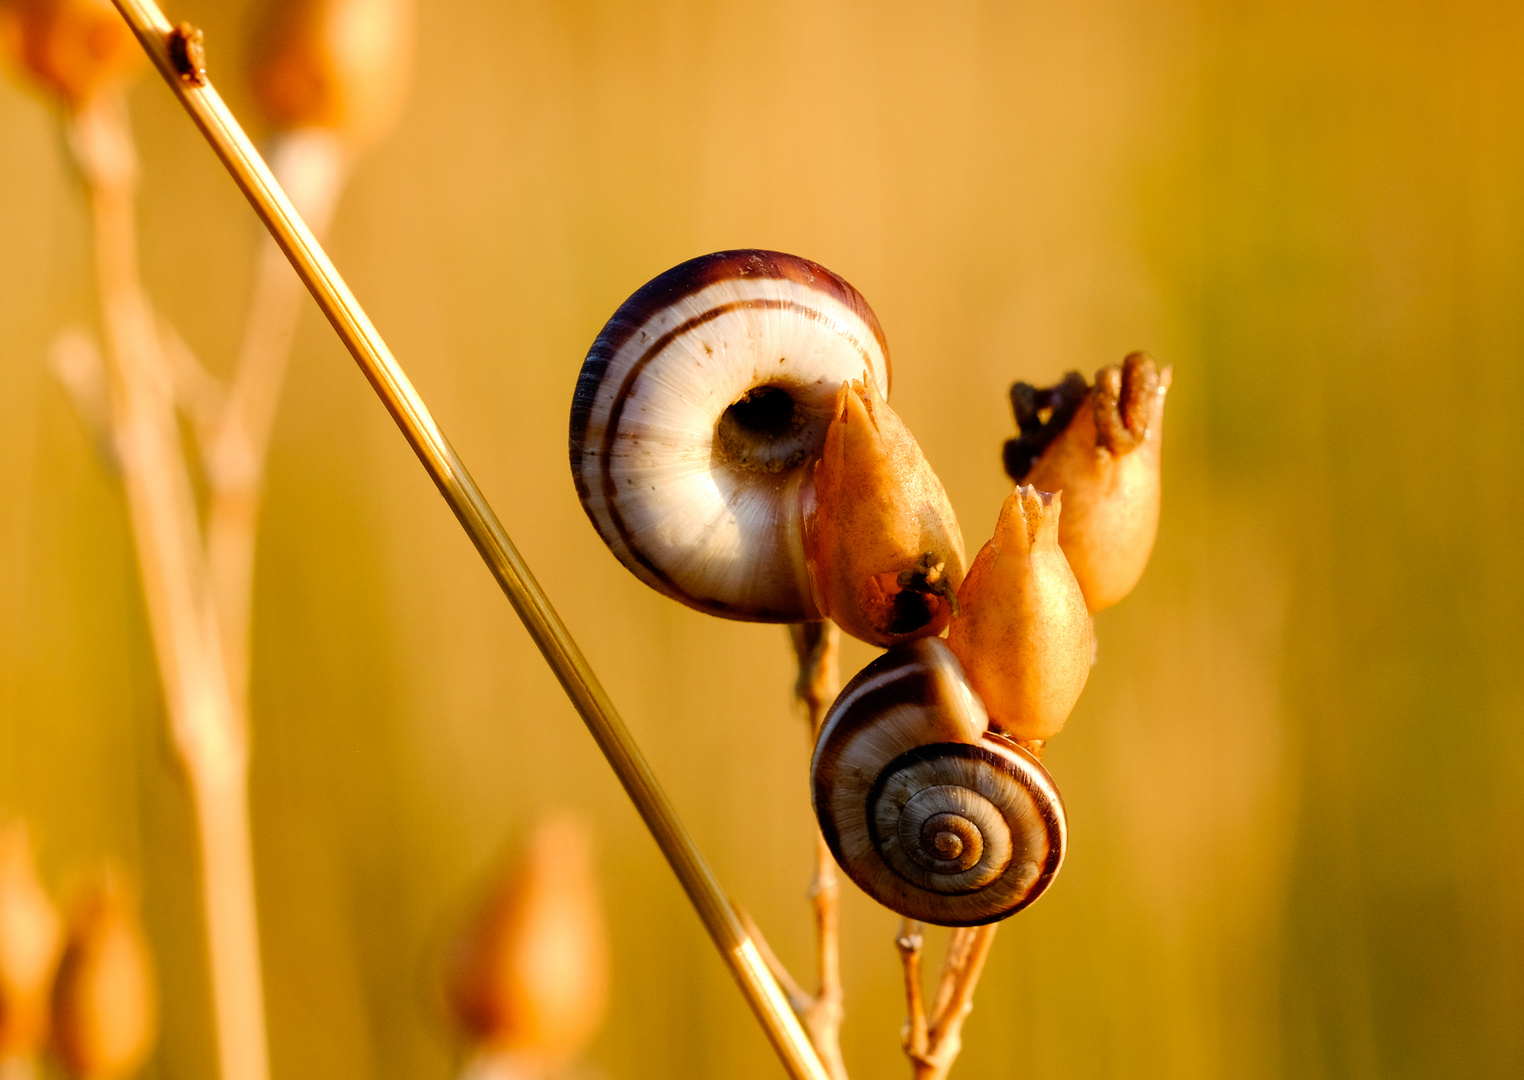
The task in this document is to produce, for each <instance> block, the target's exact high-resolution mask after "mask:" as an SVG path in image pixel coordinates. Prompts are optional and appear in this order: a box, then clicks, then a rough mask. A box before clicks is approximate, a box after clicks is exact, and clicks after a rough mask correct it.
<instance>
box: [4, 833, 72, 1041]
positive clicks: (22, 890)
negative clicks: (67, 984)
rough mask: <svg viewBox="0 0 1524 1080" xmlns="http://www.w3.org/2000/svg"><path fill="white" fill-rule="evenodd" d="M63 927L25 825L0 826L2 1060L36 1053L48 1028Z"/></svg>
mask: <svg viewBox="0 0 1524 1080" xmlns="http://www.w3.org/2000/svg"><path fill="white" fill-rule="evenodd" d="M62 941H63V928H62V923H61V921H60V919H59V918H58V913H57V912H56V911H55V910H54V909H53V903H52V901H50V900H49V899H48V894H47V892H46V890H44V889H43V887H42V882H41V881H39V880H38V879H37V867H36V865H35V864H34V863H33V861H32V845H31V841H30V840H29V838H28V837H27V832H26V828H25V826H23V825H21V824H20V823H16V822H8V823H5V824H3V825H0V1061H3V1060H5V1059H7V1058H20V1059H26V1058H30V1057H33V1056H35V1055H36V1053H37V1051H38V1050H39V1049H40V1048H41V1046H42V1043H43V1040H44V1039H45V1038H46V1037H47V1030H48V993H49V991H50V990H51V989H52V985H53V970H54V968H55V967H56V966H57V964H58V950H59V947H60V945H61V944H62Z"/></svg>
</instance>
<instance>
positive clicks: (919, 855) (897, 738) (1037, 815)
mask: <svg viewBox="0 0 1524 1080" xmlns="http://www.w3.org/2000/svg"><path fill="white" fill-rule="evenodd" d="M810 777H811V794H812V798H813V802H814V805H815V813H816V816H817V817H818V818H819V821H820V828H821V832H822V834H823V835H824V836H825V839H826V843H827V844H828V845H829V847H830V849H831V853H832V855H833V856H835V858H836V861H837V863H838V864H839V865H840V866H841V867H842V869H843V870H844V871H846V873H847V875H848V876H849V877H851V879H852V880H853V881H854V882H856V883H857V885H858V886H859V887H860V888H861V889H863V891H865V892H867V893H868V894H869V895H870V896H872V897H873V898H874V899H875V900H877V901H878V902H879V903H881V904H883V905H884V906H885V907H888V908H890V909H892V910H894V911H896V912H899V913H900V914H901V915H904V916H906V917H908V918H912V919H919V920H921V921H922V922H929V923H936V924H939V925H942V926H977V925H980V924H983V923H990V922H996V921H998V920H1000V919H1004V918H1006V917H1007V916H1009V915H1013V914H1015V913H1016V912H1017V911H1020V910H1021V909H1022V908H1024V907H1026V906H1027V905H1028V904H1030V903H1032V901H1034V900H1036V899H1037V898H1038V897H1039V896H1040V895H1042V893H1043V892H1044V891H1045V890H1046V889H1047V888H1048V886H1049V884H1051V883H1052V881H1053V878H1054V875H1056V874H1057V873H1058V869H1059V866H1060V864H1061V863H1062V862H1063V858H1064V846H1065V842H1066V839H1067V826H1066V824H1065V819H1064V807H1063V800H1062V799H1061V797H1060V796H1059V793H1058V788H1057V787H1056V786H1055V785H1054V783H1053V778H1052V777H1051V776H1049V775H1048V773H1047V770H1045V769H1044V768H1043V767H1042V765H1041V764H1039V763H1038V761H1037V759H1036V758H1035V757H1034V756H1033V755H1032V754H1031V753H1029V752H1028V751H1027V750H1026V749H1024V748H1023V747H1021V746H1019V745H1018V744H1017V743H1016V742H1015V741H1014V740H1013V739H1011V738H1009V737H1008V736H1006V735H1003V734H1001V733H999V732H997V731H992V730H990V721H989V717H988V716H987V714H986V713H985V709H984V706H983V704H982V703H981V702H980V700H979V697H978V695H977V694H975V693H974V691H973V689H972V687H971V686H970V685H969V682H968V678H967V676H966V675H965V674H964V672H963V668H962V666H961V665H960V664H959V663H958V659H957V657H955V656H954V655H953V653H952V651H951V650H950V649H949V648H948V647H947V645H946V643H945V642H943V641H942V640H941V639H940V638H934V637H927V638H920V639H918V640H915V641H912V642H909V643H906V644H903V645H898V646H896V647H894V648H892V649H890V650H889V651H888V652H886V653H885V654H884V655H883V656H881V657H879V658H878V659H877V660H875V661H873V662H872V663H871V664H869V665H868V666H867V667H865V668H864V669H863V670H862V671H861V672H859V673H858V674H857V676H856V677H855V678H854V679H853V680H852V681H851V682H850V683H848V684H847V686H846V688H845V689H843V690H842V692H841V694H840V696H838V697H837V699H836V703H835V704H834V705H833V706H832V707H831V710H830V712H829V713H827V715H826V719H825V723H824V724H823V725H822V727H821V732H820V737H819V739H818V740H817V742H816V745H815V754H814V758H813V760H812V761H811V764H810Z"/></svg>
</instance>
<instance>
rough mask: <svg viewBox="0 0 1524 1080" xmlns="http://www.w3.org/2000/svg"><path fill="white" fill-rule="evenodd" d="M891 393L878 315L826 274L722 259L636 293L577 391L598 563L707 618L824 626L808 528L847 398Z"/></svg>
mask: <svg viewBox="0 0 1524 1080" xmlns="http://www.w3.org/2000/svg"><path fill="white" fill-rule="evenodd" d="M852 380H859V381H864V382H868V381H871V382H872V384H873V385H874V386H876V387H877V390H878V393H879V394H880V395H882V396H887V395H888V392H889V353H888V349H887V347H886V345H885V343H884V334H883V331H882V330H881V329H880V327H879V324H878V319H877V318H875V317H874V314H873V311H872V309H870V308H869V307H868V304H867V301H865V300H864V299H863V298H862V297H861V296H860V295H859V294H858V292H857V290H856V289H854V288H852V286H851V285H849V284H847V283H846V282H845V281H843V280H842V279H841V278H839V277H837V276H836V275H835V274H833V273H832V272H831V271H829V270H827V269H826V268H825V267H823V266H820V265H819V264H817V263H813V262H810V261H809V260H808V259H802V258H799V257H797V256H794V255H785V254H781V253H779V252H773V251H722V252H718V253H716V254H713V255H705V256H702V257H700V258H697V259H692V260H689V261H688V262H685V263H683V264H681V265H680V266H676V267H673V268H672V269H671V270H668V271H667V272H666V273H664V274H662V275H660V276H659V277H657V278H655V279H654V280H652V281H651V282H649V283H647V284H646V285H644V286H643V287H642V288H641V289H640V290H639V291H637V292H636V293H635V294H634V295H633V296H631V297H630V298H629V299H628V300H627V301H625V303H624V304H623V305H622V306H621V307H620V308H619V310H618V311H617V312H615V313H614V316H613V318H611V319H610V320H609V321H608V323H607V325H605V327H604V328H603V331H602V333H600V334H599V335H598V338H597V340H596V341H595V342H594V343H593V346H592V348H591V349H590V350H589V352H588V354H587V359H586V361H585V362H584V363H583V365H582V372H581V375H580V377H579V378H578V381H577V389H576V395H575V397H574V399H573V403H572V414H571V440H570V443H571V445H570V449H571V468H572V476H573V479H574V480H575V481H576V485H577V493H578V495H579V496H580V498H581V500H582V505H583V508H584V509H585V510H586V511H587V515H588V517H589V518H590V519H591V520H592V522H593V525H594V527H595V528H596V529H597V530H598V533H599V535H600V536H601V537H602V538H603V540H604V542H605V543H606V544H608V546H609V548H610V549H611V550H612V551H613V552H614V554H615V556H616V557H618V559H619V561H620V562H622V563H623V564H624V565H625V566H626V567H627V568H629V570H630V571H631V572H633V573H634V574H635V575H636V576H637V577H639V578H640V579H641V580H642V581H644V582H646V584H648V585H650V586H652V587H653V588H655V589H657V590H658V591H660V592H663V593H665V594H666V595H668V596H670V597H672V598H674V599H676V600H680V601H682V602H683V603H685V604H688V605H689V606H691V607H694V608H697V609H699V610H700V611H705V612H709V613H710V614H714V615H722V616H725V617H728V618H732V619H749V620H754V621H760V622H803V621H809V620H815V619H819V618H821V617H822V616H821V612H820V611H819V609H818V605H817V603H816V601H815V600H814V599H813V597H812V593H811V587H810V579H809V572H808V569H807V567H806V564H805V556H804V550H803V540H802V535H801V530H802V522H803V520H804V518H805V517H806V516H807V515H808V512H809V508H810V507H811V505H812V504H813V498H814V489H813V477H812V468H813V464H814V462H815V460H816V459H817V458H818V457H819V454H820V450H821V447H822V445H823V443H824V441H825V434H826V430H827V428H828V427H829V425H830V421H831V417H832V412H833V408H834V406H835V401H836V397H837V394H838V391H839V390H840V388H841V386H842V384H843V383H845V382H849V381H852Z"/></svg>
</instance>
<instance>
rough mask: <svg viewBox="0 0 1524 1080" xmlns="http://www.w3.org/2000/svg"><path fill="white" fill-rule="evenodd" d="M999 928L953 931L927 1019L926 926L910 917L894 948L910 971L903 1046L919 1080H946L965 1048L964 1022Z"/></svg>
mask: <svg viewBox="0 0 1524 1080" xmlns="http://www.w3.org/2000/svg"><path fill="white" fill-rule="evenodd" d="M997 926H998V924H993V923H992V924H990V925H989V926H972V927H963V928H960V929H957V930H954V931H953V933H952V937H951V939H950V940H949V941H948V943H947V956H946V957H945V958H944V959H943V961H942V975H941V978H940V979H938V981H937V993H936V997H935V998H934V999H933V1001H932V1008H931V1013H930V1015H929V1016H928V1015H927V1012H926V1007H925V1002H924V1001H923V999H922V996H921V949H922V943H923V939H922V935H921V925H920V923H917V922H913V921H912V920H910V919H906V920H905V921H904V923H903V924H902V926H901V928H900V935H899V937H898V939H897V940H896V941H895V946H896V947H897V948H898V949H899V953H900V962H901V963H902V964H903V966H904V969H905V1004H906V1012H907V1018H906V1021H905V1028H904V1031H903V1042H904V1046H905V1055H906V1057H908V1058H909V1059H910V1070H911V1073H912V1075H913V1076H914V1077H915V1080H943V1078H944V1077H946V1076H947V1074H948V1072H949V1071H950V1070H951V1069H952V1066H953V1062H954V1061H956V1060H957V1058H958V1052H959V1051H960V1050H962V1049H963V1021H964V1020H966V1019H968V1014H969V1012H970V1011H972V1009H973V1007H974V988H975V987H976V986H978V984H979V976H980V975H981V974H983V972H984V961H985V960H986V959H987V958H988V957H989V954H990V946H991V945H992V944H993V943H994V941H995V930H996V928H997Z"/></svg>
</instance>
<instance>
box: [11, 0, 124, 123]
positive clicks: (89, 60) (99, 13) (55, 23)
mask: <svg viewBox="0 0 1524 1080" xmlns="http://www.w3.org/2000/svg"><path fill="white" fill-rule="evenodd" d="M0 46H3V47H4V50H5V52H6V53H8V54H10V56H11V57H12V58H13V59H14V61H15V62H16V63H17V64H18V65H19V66H20V67H21V68H22V70H24V71H25V72H26V73H27V74H28V75H29V76H30V77H31V78H32V79H33V80H35V81H36V82H38V83H39V84H41V85H42V86H43V88H45V89H46V90H48V91H49V92H50V93H53V94H56V95H57V96H58V97H59V98H61V99H62V101H63V103H64V104H65V105H66V106H67V107H68V108H70V109H74V110H77V109H79V108H81V107H83V106H84V105H85V104H86V103H87V102H89V101H90V100H91V99H92V98H94V97H95V96H96V95H97V94H99V93H101V92H102V91H105V90H109V89H111V88H112V87H114V86H116V85H118V84H120V83H121V82H122V81H123V80H124V79H125V78H126V77H127V75H128V74H129V73H130V72H131V71H132V69H133V68H134V67H136V66H137V65H138V63H139V62H140V61H141V60H142V55H143V53H142V50H141V49H140V48H139V47H138V43H137V41H136V40H134V39H133V36H132V31H131V30H130V29H129V28H128V26H127V23H126V22H125V21H124V20H123V19H122V16H121V15H120V14H119V13H118V12H117V10H116V8H115V7H113V6H112V4H111V2H110V0H0Z"/></svg>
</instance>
